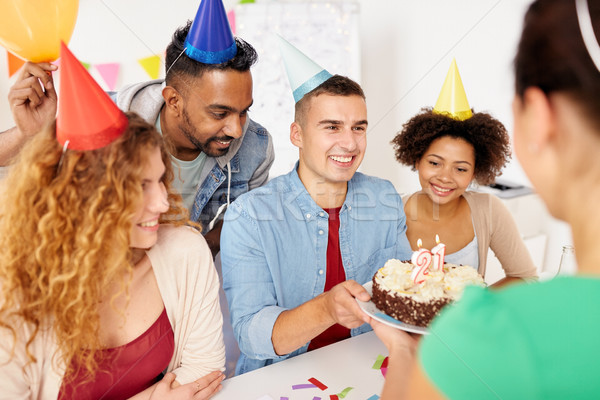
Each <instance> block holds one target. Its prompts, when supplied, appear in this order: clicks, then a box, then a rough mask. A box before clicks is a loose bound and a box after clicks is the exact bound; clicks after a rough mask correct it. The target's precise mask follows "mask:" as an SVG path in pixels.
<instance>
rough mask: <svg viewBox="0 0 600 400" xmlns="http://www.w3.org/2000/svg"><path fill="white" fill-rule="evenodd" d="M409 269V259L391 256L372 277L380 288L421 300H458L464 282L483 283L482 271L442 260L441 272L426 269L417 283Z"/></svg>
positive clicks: (467, 283) (481, 284)
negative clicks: (480, 273)
mask: <svg viewBox="0 0 600 400" xmlns="http://www.w3.org/2000/svg"><path fill="white" fill-rule="evenodd" d="M412 270H413V265H412V264H411V263H405V262H402V261H399V260H396V259H391V260H388V261H387V262H386V263H385V265H384V266H383V267H382V268H380V269H379V271H377V274H376V275H375V281H376V282H377V284H378V285H379V286H380V287H381V288H382V289H385V290H388V291H390V292H392V293H394V294H397V295H400V296H411V297H412V298H413V299H414V300H415V301H420V302H427V301H431V300H434V299H439V298H450V299H452V300H457V299H458V298H460V296H461V295H462V292H463V290H464V288H465V286H467V285H477V286H485V283H484V282H483V278H482V277H481V275H479V274H478V273H477V271H476V270H475V269H474V268H472V267H469V266H458V265H453V264H445V265H444V272H441V271H429V273H428V274H427V275H425V281H424V282H422V283H420V284H418V285H417V284H415V283H414V281H413V280H412V278H411V273H412Z"/></svg>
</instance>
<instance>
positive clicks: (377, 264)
mask: <svg viewBox="0 0 600 400" xmlns="http://www.w3.org/2000/svg"><path fill="white" fill-rule="evenodd" d="M281 52H282V56H283V60H284V63H285V66H286V70H287V73H288V78H289V81H290V86H291V88H292V90H293V95H294V99H295V101H296V106H295V120H294V122H293V123H292V124H291V126H290V140H291V141H292V143H293V144H294V145H295V146H296V147H298V149H299V160H298V162H297V164H296V166H295V167H294V168H293V170H292V171H291V172H289V173H288V174H287V175H283V176H280V177H277V178H275V179H273V180H271V181H270V182H269V183H268V184H266V185H265V186H263V187H262V188H259V189H256V190H253V191H252V192H249V193H247V194H244V195H242V196H240V197H239V198H238V199H237V200H236V201H235V202H234V203H233V204H232V205H231V206H230V207H229V209H228V211H227V213H226V215H225V222H224V225H223V232H222V235H221V248H222V253H221V262H222V268H223V288H224V289H225V293H226V295H227V299H228V303H229V310H230V314H231V320H232V325H233V328H234V334H235V337H236V339H237V341H238V344H239V347H240V350H241V353H242V354H241V355H240V358H239V360H238V364H237V368H236V373H238V374H240V373H245V372H248V371H251V370H253V369H256V368H260V367H262V366H265V365H269V364H272V363H274V362H277V361H281V360H283V359H286V358H289V357H292V356H295V355H297V354H301V353H304V352H306V351H309V350H312V349H316V348H319V347H322V346H325V345H328V344H331V343H334V342H337V341H339V340H342V339H345V338H347V337H350V336H351V335H352V336H354V335H358V334H360V333H363V332H365V331H367V330H370V327H369V326H368V325H367V324H364V318H365V314H364V313H363V312H362V311H361V309H360V308H359V306H358V304H357V302H356V298H358V299H360V300H365V301H366V300H369V295H368V293H367V291H366V290H365V289H364V288H363V287H362V286H361V285H363V284H365V283H367V282H369V281H370V280H371V278H372V277H373V275H374V274H375V272H376V271H377V270H378V269H379V268H381V267H382V266H383V265H384V264H385V262H386V261H387V260H388V259H390V258H398V259H401V260H406V259H410V256H411V249H410V246H409V243H408V240H407V238H406V223H405V222H406V220H405V215H404V210H403V206H402V200H401V199H400V197H399V195H398V194H397V192H396V190H395V189H394V187H393V185H392V184H391V183H390V182H388V181H384V180H382V179H378V178H374V177H370V176H366V175H363V174H361V173H359V172H356V170H357V169H358V167H359V166H360V164H361V162H362V159H363V157H364V152H365V149H366V131H367V125H368V123H367V108H366V102H365V95H364V93H363V90H362V89H361V87H360V86H359V85H358V84H357V83H356V82H354V81H352V80H351V79H349V78H346V77H343V76H339V75H333V76H332V75H331V74H330V73H329V72H327V71H326V70H324V69H323V68H321V67H320V66H318V65H317V64H316V63H314V62H313V61H312V60H310V59H309V58H308V57H306V56H305V55H304V54H303V53H301V52H300V51H299V50H297V49H296V48H295V47H294V46H292V45H291V44H289V43H288V42H286V41H285V40H283V39H281Z"/></svg>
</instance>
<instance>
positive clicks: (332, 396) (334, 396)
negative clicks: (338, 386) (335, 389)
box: [329, 394, 340, 400]
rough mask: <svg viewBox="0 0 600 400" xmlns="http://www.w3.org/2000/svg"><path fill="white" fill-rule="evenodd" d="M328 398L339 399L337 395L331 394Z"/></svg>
mask: <svg viewBox="0 0 600 400" xmlns="http://www.w3.org/2000/svg"><path fill="white" fill-rule="evenodd" d="M329 400H340V399H339V397H337V395H335V394H332V395H329Z"/></svg>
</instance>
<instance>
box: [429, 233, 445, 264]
mask: <svg viewBox="0 0 600 400" xmlns="http://www.w3.org/2000/svg"><path fill="white" fill-rule="evenodd" d="M435 242H436V243H437V244H436V245H435V246H434V248H433V249H431V253H432V254H433V264H432V265H431V270H432V271H442V272H443V271H444V257H445V256H446V245H445V244H444V243H440V237H439V236H438V235H435Z"/></svg>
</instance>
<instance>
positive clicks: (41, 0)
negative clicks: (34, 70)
mask: <svg viewBox="0 0 600 400" xmlns="http://www.w3.org/2000/svg"><path fill="white" fill-rule="evenodd" d="M78 9H79V0H0V10H2V12H0V44H1V45H2V46H4V47H5V48H6V50H8V51H10V52H11V53H13V54H15V55H17V56H19V57H21V58H23V59H25V60H28V61H33V62H43V61H54V60H56V59H57V58H58V57H59V55H60V42H61V41H63V42H65V44H68V43H69V40H70V39H71V35H72V34H73V29H74V28H75V20H76V19H77V11H78Z"/></svg>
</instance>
